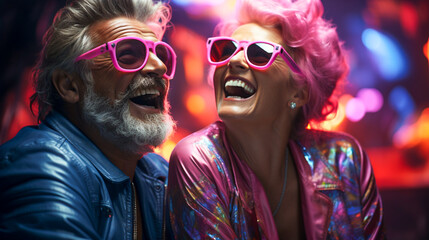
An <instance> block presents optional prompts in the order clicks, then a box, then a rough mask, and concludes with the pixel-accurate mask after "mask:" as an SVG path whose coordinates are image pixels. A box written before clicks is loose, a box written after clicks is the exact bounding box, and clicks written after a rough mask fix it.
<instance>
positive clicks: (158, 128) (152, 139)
mask: <svg viewBox="0 0 429 240" xmlns="http://www.w3.org/2000/svg"><path fill="white" fill-rule="evenodd" d="M149 80H150V79H143V82H145V81H146V82H149ZM150 82H153V80H151V81H150ZM130 92H131V90H128V91H127V93H126V94H124V95H123V96H121V98H120V99H118V100H115V102H114V103H113V104H111V103H110V99H108V98H106V97H103V96H99V95H97V93H95V92H94V87H93V84H91V83H89V84H87V91H86V94H85V96H84V100H83V118H84V120H85V121H87V122H88V123H91V124H93V125H94V126H95V127H96V128H97V129H98V130H99V132H100V134H101V136H102V137H104V138H106V141H109V142H112V143H114V144H115V145H116V146H118V147H119V148H120V149H122V150H125V151H128V152H130V153H138V154H143V153H146V152H148V151H150V150H151V149H152V148H153V147H156V146H159V145H161V144H162V143H163V142H164V141H165V139H166V138H167V137H168V136H169V135H170V134H171V133H172V132H173V129H174V126H175V123H174V121H173V119H172V117H171V116H170V114H169V108H170V105H169V103H168V101H165V102H164V110H163V113H157V114H146V115H144V119H142V120H140V119H137V118H135V117H133V116H131V114H130V110H129V106H128V104H129V103H128V99H129V98H128V97H127V96H129V94H130Z"/></svg>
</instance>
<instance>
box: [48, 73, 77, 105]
mask: <svg viewBox="0 0 429 240" xmlns="http://www.w3.org/2000/svg"><path fill="white" fill-rule="evenodd" d="M52 83H53V84H54V86H55V88H56V89H57V92H58V95H60V96H61V98H62V99H63V100H64V101H65V102H67V103H77V102H78V101H79V85H78V84H77V83H76V81H74V80H73V77H72V75H70V74H68V73H67V72H65V71H64V70H55V71H54V72H53V74H52Z"/></svg>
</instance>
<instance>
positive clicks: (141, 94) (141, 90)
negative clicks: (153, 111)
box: [131, 89, 161, 98]
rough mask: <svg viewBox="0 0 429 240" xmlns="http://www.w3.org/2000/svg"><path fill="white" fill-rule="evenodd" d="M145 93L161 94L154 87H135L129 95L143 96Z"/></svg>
mask: <svg viewBox="0 0 429 240" xmlns="http://www.w3.org/2000/svg"><path fill="white" fill-rule="evenodd" d="M146 94H152V95H157V96H159V95H161V94H160V93H159V90H156V89H137V90H136V91H134V93H133V94H132V95H131V98H133V97H138V96H143V95H146Z"/></svg>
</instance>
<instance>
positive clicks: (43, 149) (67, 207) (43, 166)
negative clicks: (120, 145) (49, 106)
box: [0, 112, 170, 240]
mask: <svg viewBox="0 0 429 240" xmlns="http://www.w3.org/2000/svg"><path fill="white" fill-rule="evenodd" d="M167 171H168V163H167V161H165V160H164V159H163V158H162V157H161V156H159V155H156V154H154V153H149V154H147V155H145V156H144V157H143V158H142V159H141V160H140V161H139V163H138V166H137V169H136V172H135V187H136V191H137V195H138V199H139V200H140V205H141V212H142V218H143V231H144V236H145V239H162V238H163V235H164V233H165V232H170V230H169V229H170V226H168V225H169V220H168V217H167V216H168V214H167V213H166V211H165V210H164V206H165V205H164V202H165V197H164V193H165V186H166V182H167ZM133 199H134V196H133V191H132V187H131V182H130V179H129V177H128V176H126V175H125V174H124V173H123V172H122V171H120V170H119V169H118V168H117V167H116V166H115V165H113V164H112V163H111V162H110V161H109V160H108V159H107V158H106V157H105V156H104V155H103V153H102V152H101V151H100V150H99V149H98V148H97V147H96V146H95V145H94V144H93V143H92V142H91V141H90V140H89V139H88V138H87V137H86V136H85V135H84V134H83V133H82V132H81V131H79V130H78V129H77V128H76V127H75V126H74V125H73V124H72V123H71V122H69V121H68V120H67V119H66V118H65V117H63V116H62V115H61V114H59V113H58V112H52V113H51V114H50V115H49V116H48V117H47V118H46V120H45V121H44V122H43V123H42V124H40V125H39V126H31V127H25V128H23V129H22V130H21V131H20V132H19V133H18V134H17V135H16V136H15V138H13V139H12V140H10V141H9V142H7V143H5V144H3V145H2V146H1V147H0V239H115V240H116V239H132V237H133V234H132V233H133ZM166 228H167V229H168V230H166Z"/></svg>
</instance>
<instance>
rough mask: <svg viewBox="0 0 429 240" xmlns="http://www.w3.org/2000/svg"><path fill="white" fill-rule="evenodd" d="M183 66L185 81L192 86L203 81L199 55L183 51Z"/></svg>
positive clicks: (201, 63) (202, 64) (202, 69)
mask: <svg viewBox="0 0 429 240" xmlns="http://www.w3.org/2000/svg"><path fill="white" fill-rule="evenodd" d="M183 67H184V69H185V79H186V82H187V83H188V84H190V85H192V86H197V85H198V84H201V83H203V82H204V81H203V80H204V63H203V61H201V58H200V56H195V55H192V54H189V53H185V56H183Z"/></svg>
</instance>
